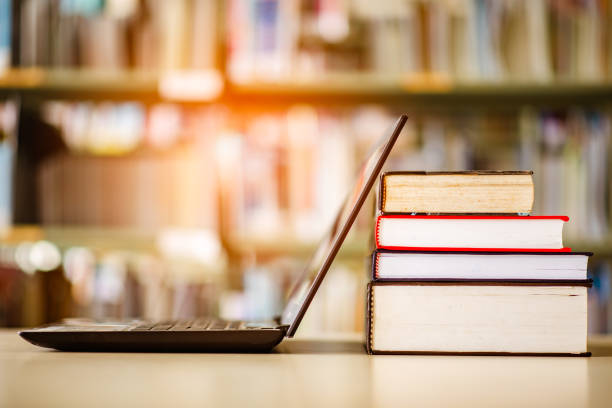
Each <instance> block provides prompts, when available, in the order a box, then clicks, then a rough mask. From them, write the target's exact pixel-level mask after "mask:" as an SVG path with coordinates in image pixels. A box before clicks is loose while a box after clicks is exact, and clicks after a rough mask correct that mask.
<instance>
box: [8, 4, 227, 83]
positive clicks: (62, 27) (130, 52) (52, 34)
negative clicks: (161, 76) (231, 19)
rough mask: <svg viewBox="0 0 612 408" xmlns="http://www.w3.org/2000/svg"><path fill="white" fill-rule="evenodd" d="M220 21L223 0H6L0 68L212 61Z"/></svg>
mask: <svg viewBox="0 0 612 408" xmlns="http://www.w3.org/2000/svg"><path fill="white" fill-rule="evenodd" d="M217 21H218V16H217V1H216V0H181V1H163V0H145V1H138V0H111V1H101V0H78V1H64V0H61V1H59V0H23V1H16V0H1V1H0V27H2V28H1V29H0V55H1V56H2V57H1V58H0V70H2V68H3V67H4V68H6V67H7V66H9V64H10V65H12V66H15V67H48V68H75V67H79V68H85V69H96V70H117V69H128V68H130V69H139V70H144V71H151V70H166V69H206V68H211V67H213V66H214V64H215V59H216V53H217V36H216V33H217ZM11 26H12V27H11ZM101 39H103V41H101Z"/></svg>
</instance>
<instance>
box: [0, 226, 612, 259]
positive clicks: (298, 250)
mask: <svg viewBox="0 0 612 408" xmlns="http://www.w3.org/2000/svg"><path fill="white" fill-rule="evenodd" d="M156 237H157V231H153V230H146V229H140V228H136V227H108V226H85V225H70V226H61V225H50V226H41V225H16V226H14V227H12V228H10V229H9V230H8V231H6V232H4V233H3V234H1V235H0V245H2V244H5V245H17V244H19V243H20V242H25V241H29V242H32V241H37V240H41V239H45V240H48V241H51V242H53V243H55V244H56V245H58V246H59V247H60V248H69V247H71V246H84V247H89V248H92V249H97V250H121V249H125V250H132V251H143V252H155V251H156V250H157V243H156ZM221 239H222V241H223V242H224V245H225V247H226V249H227V250H228V251H229V252H230V253H232V254H236V255H239V254H249V253H255V254H258V255H270V256H272V255H295V256H308V255H310V254H312V251H313V250H314V249H315V247H316V245H317V244H318V241H315V240H304V239H299V238H298V237H296V236H295V235H291V234H283V235H281V234H275V235H270V236H266V237H261V236H254V235H244V234H221ZM565 243H566V246H568V247H570V248H572V251H578V252H583V251H585V252H593V253H594V255H595V256H596V257H612V237H607V238H605V239H603V240H601V241H593V240H582V239H568V240H566V241H565ZM369 245H370V233H369V232H367V231H353V232H351V233H350V234H349V236H348V237H347V239H346V241H345V242H344V244H343V245H342V248H341V250H340V255H341V256H343V257H351V256H364V255H367V254H368V252H369V251H370V249H371V248H370V246H369Z"/></svg>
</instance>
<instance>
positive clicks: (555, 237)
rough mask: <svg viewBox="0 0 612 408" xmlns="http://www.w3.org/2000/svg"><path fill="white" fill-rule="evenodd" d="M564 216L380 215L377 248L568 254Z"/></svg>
mask: <svg viewBox="0 0 612 408" xmlns="http://www.w3.org/2000/svg"><path fill="white" fill-rule="evenodd" d="M568 220H569V218H568V217H564V216H528V217H527V216H510V215H509V216H483V215H424V216H423V215H406V214H395V215H379V216H378V217H377V218H376V226H375V241H376V242H375V243H376V247H377V248H382V249H404V250H410V249H412V250H418V249H429V250H438V251H448V250H464V251H529V252H551V251H552V252H565V251H569V250H570V249H569V248H566V247H564V246H563V237H562V231H563V225H564V224H565V223H566V222H567V221H568Z"/></svg>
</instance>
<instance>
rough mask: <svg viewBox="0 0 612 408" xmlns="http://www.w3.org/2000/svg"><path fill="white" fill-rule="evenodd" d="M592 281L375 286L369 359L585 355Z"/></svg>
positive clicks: (371, 294) (372, 289)
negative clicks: (383, 356) (373, 356)
mask: <svg viewBox="0 0 612 408" xmlns="http://www.w3.org/2000/svg"><path fill="white" fill-rule="evenodd" d="M590 285H591V283H590V281H575V282H574V283H563V284H556V283H550V282H545V281H542V282H530V283H525V282H523V283H508V282H474V281H472V282H372V283H370V284H369V285H368V311H367V314H368V320H367V322H368V328H367V333H366V343H367V344H366V346H367V350H368V352H369V353H371V354H409V353H413V354H456V353H459V354H461V353H467V354H542V355H577V356H584V355H588V353H587V288H588V287H589V286H590Z"/></svg>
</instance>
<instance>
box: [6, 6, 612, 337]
mask: <svg viewBox="0 0 612 408" xmlns="http://www.w3.org/2000/svg"><path fill="white" fill-rule="evenodd" d="M608 3H609V2H607V1H603V2H597V1H585V2H552V1H544V0H541V1H533V0H517V1H505V0H493V1H488V2H483V1H478V0H464V1H457V2H447V1H436V0H414V1H393V2H382V3H381V2H378V3H376V2H367V1H363V0H349V1H342V2H333V1H332V2H327V1H323V2H320V1H312V0H289V1H280V0H231V1H220V0H181V1H172V2H167V1H163V0H143V1H138V2H136V1H106V2H104V1H94V0H83V1H76V2H63V1H60V2H58V1H53V0H23V1H12V0H0V130H1V132H0V255H2V258H1V259H0V275H1V274H4V275H2V276H6V277H7V278H6V279H4V280H2V279H3V278H2V277H1V276H0V325H3V324H12V325H19V324H20V325H24V324H37V323H40V322H44V321H48V320H51V319H52V318H60V317H63V315H64V314H65V313H64V312H65V309H54V310H56V312H54V313H51V314H46V315H45V314H44V313H41V312H40V310H39V308H40V304H41V302H42V301H41V300H40V299H47V300H46V301H48V302H56V301H57V302H59V301H58V299H60V298H62V296H63V298H68V301H69V302H68V303H70V305H68V306H66V307H67V308H68V309H67V310H71V314H75V313H76V314H81V315H85V316H94V317H105V316H111V317H132V316H147V317H152V318H170V317H190V316H193V315H203V314H211V313H220V314H221V315H223V316H224V317H226V318H267V317H271V316H273V315H274V314H276V313H278V312H279V310H278V308H279V307H280V304H281V299H282V293H283V292H284V290H285V289H286V288H287V285H288V282H290V280H291V279H290V278H291V277H292V276H293V274H294V273H295V272H294V270H295V268H296V267H297V269H298V270H299V266H300V265H302V264H303V262H305V261H306V259H307V257H308V256H309V255H310V254H311V251H312V249H313V248H314V246H315V245H316V243H317V241H316V240H317V239H318V237H319V236H320V234H321V233H322V232H323V231H324V229H325V228H326V227H327V225H328V224H329V222H330V220H331V217H332V216H333V214H334V212H335V208H336V207H337V206H338V203H339V202H340V201H341V200H342V199H343V197H344V193H345V191H344V190H345V188H346V186H347V185H348V183H350V181H351V179H352V175H353V172H354V170H355V169H356V167H357V165H358V164H359V160H361V158H362V157H363V156H364V154H365V151H366V150H367V147H368V146H369V145H370V143H371V142H372V141H374V140H376V139H377V138H378V137H379V136H380V133H381V132H382V130H383V129H385V128H386V127H387V126H388V125H389V123H391V122H392V121H393V120H394V118H395V117H396V115H397V114H399V113H405V112H406V113H408V114H409V116H410V121H409V123H408V125H407V127H406V129H405V131H404V133H403V134H402V135H401V137H400V140H399V142H398V144H397V146H396V148H395V149H394V152H393V156H392V157H391V159H390V161H389V164H388V169H389V170H392V169H408V170H422V169H427V170H464V169H507V170H515V169H531V170H534V172H535V186H536V203H535V209H534V213H535V214H567V215H569V216H570V218H571V220H572V222H571V223H570V224H571V225H568V228H567V230H566V237H565V243H566V244H567V245H568V246H570V247H572V248H573V249H574V250H577V251H593V252H594V253H595V258H594V262H593V267H592V270H591V272H590V273H591V276H592V277H593V279H594V281H595V285H594V289H593V291H592V293H593V296H592V299H594V300H593V301H592V303H593V304H592V305H590V307H591V308H592V310H594V312H592V313H591V311H590V312H589V313H590V315H592V316H595V317H594V318H593V319H594V321H593V322H590V327H592V328H593V329H592V330H593V331H594V332H606V331H611V330H612V301H611V300H610V297H611V295H612V291H611V290H610V286H611V284H610V282H611V281H612V203H611V201H612V198H611V197H612V192H611V191H610V185H611V183H610V180H612V169H611V167H612V166H611V164H612V163H611V160H610V157H611V150H612V146H611V145H612V143H611V141H610V137H611V128H612V30H611V27H612V12H611V10H612V7H610V4H608ZM5 169H6V171H5ZM366 207H367V208H366V210H364V211H362V214H361V215H360V217H359V219H358V220H357V223H356V226H355V227H354V231H353V232H352V233H351V236H350V237H349V239H348V241H347V243H346V244H345V245H344V246H343V249H342V251H341V253H340V256H339V259H338V261H337V262H336V263H334V271H333V272H332V273H331V274H330V276H329V278H330V279H329V280H330V282H328V281H327V280H326V283H324V286H323V287H322V292H321V299H319V300H317V301H316V302H318V303H317V304H316V305H314V307H313V308H312V310H313V311H312V312H309V313H311V315H312V316H310V317H308V316H307V321H306V329H305V330H308V327H310V328H312V329H313V330H315V331H321V330H339V331H350V330H358V329H360V328H361V325H362V324H363V319H362V317H361V314H362V311H363V299H364V296H363V293H362V292H363V291H361V289H362V287H361V286H363V282H364V281H365V277H366V272H364V266H363V265H364V264H365V263H366V261H367V255H368V251H369V249H370V239H371V237H370V236H369V234H368V233H367V231H369V230H370V223H371V222H372V211H371V209H372V208H374V203H373V202H372V200H370V202H368V203H367V205H366ZM47 243H50V244H51V245H52V246H51V247H49V246H48V245H47ZM36 245H38V246H36ZM53 246H55V248H56V249H57V251H59V253H60V255H61V256H60V262H59V263H58V264H57V265H56V266H55V269H53V270H51V271H43V270H37V269H36V268H33V269H32V265H30V263H28V262H25V263H23V261H24V259H25V260H26V261H27V260H28V259H29V258H28V256H26V257H25V258H24V254H26V253H34V254H38V253H39V252H41V251H42V253H45V251H47V253H48V254H51V255H49V256H51V258H53V257H54V255H52V254H55V252H54V251H55V250H54V249H52V248H53ZM45 248H46V249H45ZM181 248H183V249H185V248H186V249H185V250H182V249H181ZM16 259H19V260H20V262H22V264H23V265H25V266H23V265H21V266H20V264H18V263H16ZM53 259H54V258H53ZM24 268H25V269H24ZM197 276H200V277H205V278H203V279H197V278H194V277H197ZM8 277H10V279H9V278H8ZM50 277H53V279H51V278H50ZM51 280H53V282H55V283H53V285H56V286H53V288H55V289H54V290H57V293H64V294H65V293H68V294H67V295H62V296H60V295H57V296H54V295H50V294H49V293H51V292H52V291H50V290H49V289H45V290H43V288H44V287H46V286H45V285H51V283H49V282H48V281H51ZM58 282H59V283H58ZM37 285H38V286H37ZM58 285H59V286H58ZM62 285H63V286H62ZM326 285H327V286H326ZM360 285H361V286H360ZM9 287H10V288H12V289H11V290H9V289H5V288H9ZM326 287H327V288H328V289H326ZM338 287H343V288H345V290H343V291H341V293H340V292H338V291H336V290H335V288H338ZM62 288H63V289H62ZM3 290H5V292H2V291H3ZM66 291H67V292H66ZM43 292H44V293H46V294H42V293H43ZM11 293H14V295H11ZM63 298H62V299H63ZM23 299H27V300H23ZM155 299H157V301H155ZM265 299H273V301H272V302H268V303H266V301H265ZM63 300H66V299H63ZM3 302H4V303H3ZM20 302H21V303H20ZM181 302H183V303H181ZM156 304H157V306H156ZM37 305H38V306H37ZM181 305H183V306H181ZM184 305H186V306H184ZM347 305H348V306H347ZM31 310H38V312H35V313H34V312H31ZM247 310H254V311H255V312H253V313H254V314H251V315H248V314H247V312H246V311H247ZM329 310H342V311H343V312H342V313H340V315H339V316H340V317H334V316H331V315H330V313H329Z"/></svg>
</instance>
